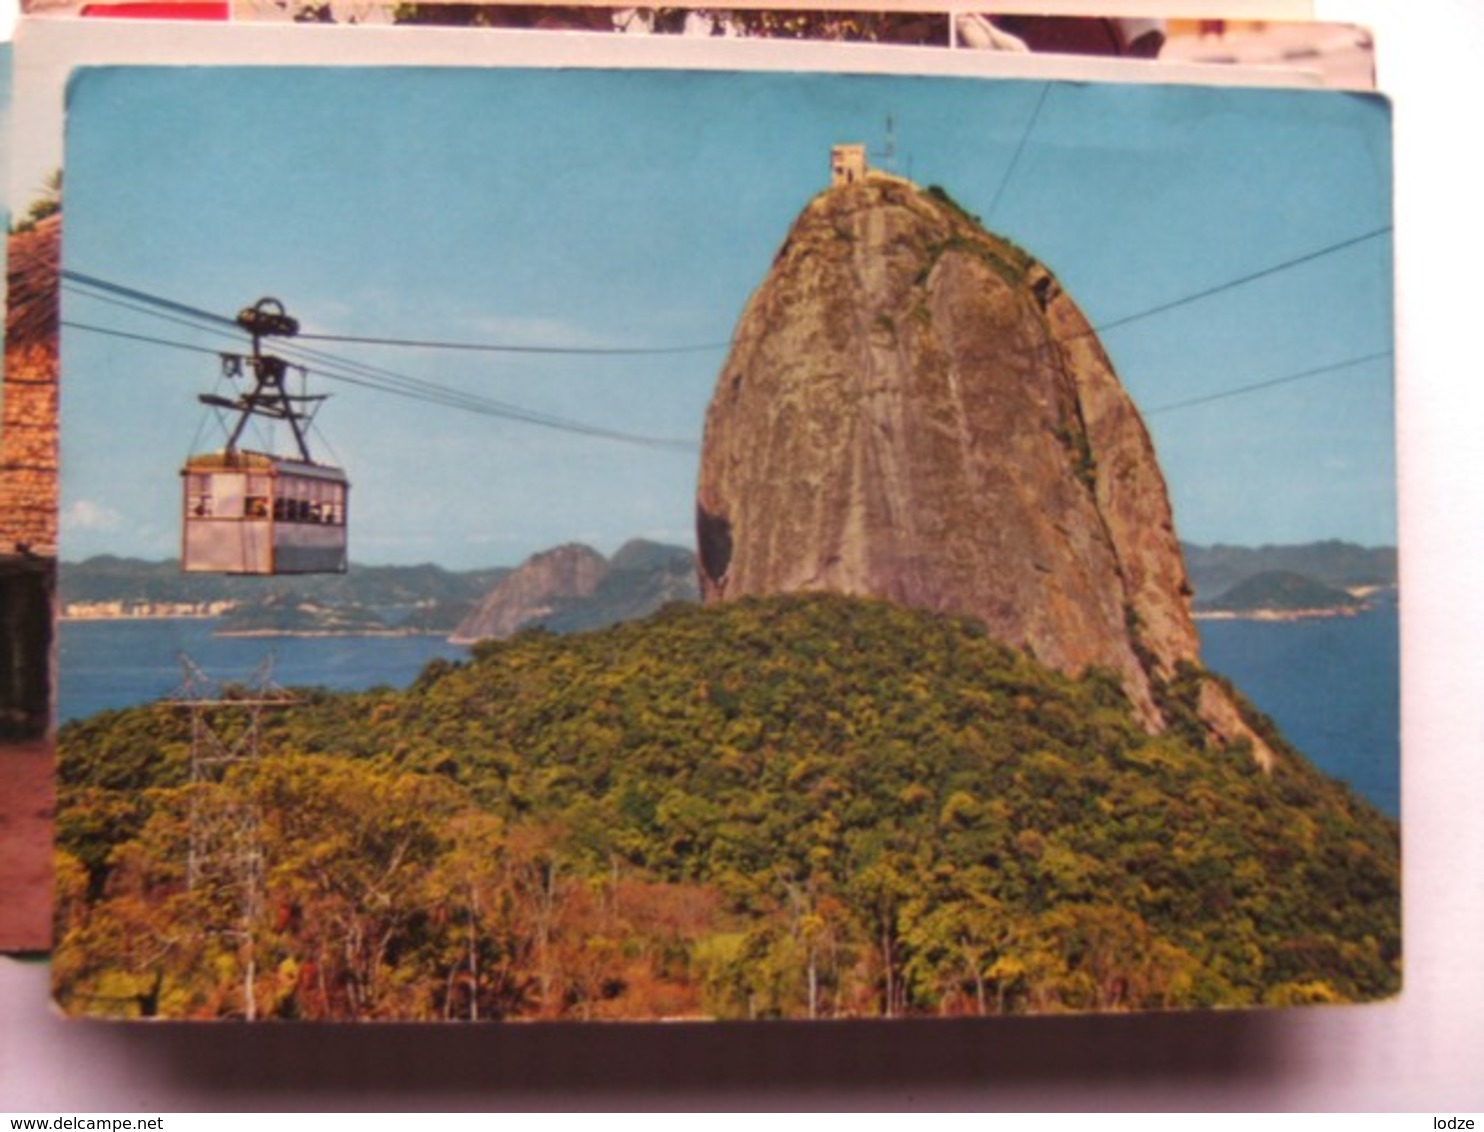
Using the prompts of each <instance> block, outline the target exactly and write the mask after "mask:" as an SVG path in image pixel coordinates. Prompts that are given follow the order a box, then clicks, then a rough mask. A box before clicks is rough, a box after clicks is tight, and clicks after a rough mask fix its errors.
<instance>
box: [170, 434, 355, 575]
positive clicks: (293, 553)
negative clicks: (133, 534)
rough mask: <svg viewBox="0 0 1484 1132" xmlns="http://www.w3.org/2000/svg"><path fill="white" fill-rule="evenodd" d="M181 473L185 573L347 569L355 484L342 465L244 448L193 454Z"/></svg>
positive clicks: (182, 550)
mask: <svg viewBox="0 0 1484 1132" xmlns="http://www.w3.org/2000/svg"><path fill="white" fill-rule="evenodd" d="M180 474H181V478H182V479H183V481H184V486H185V503H184V508H185V512H184V515H183V522H182V524H181V527H182V530H183V532H184V534H183V537H182V546H181V569H182V570H184V571H186V572H187V573H209V574H343V573H345V569H346V563H347V557H346V538H345V534H346V503H347V498H348V496H349V493H350V483H349V481H348V480H347V479H346V478H345V473H344V472H343V471H341V470H340V469H339V468H332V467H329V466H328V465H325V464H313V463H309V462H307V461H303V460H287V459H284V458H282V457H278V456H267V455H264V454H262V453H260V452H246V451H243V450H241V449H237V450H235V451H232V450H229V451H225V452H214V453H210V454H207V455H200V456H192V457H190V459H188V460H187V461H186V466H185V467H184V468H183V469H182V470H181V473H180Z"/></svg>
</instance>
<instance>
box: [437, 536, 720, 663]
mask: <svg viewBox="0 0 1484 1132" xmlns="http://www.w3.org/2000/svg"><path fill="white" fill-rule="evenodd" d="M699 597H700V590H699V587H698V585H697V582H696V559H695V555H694V554H692V553H691V552H690V551H689V550H686V549H685V548H684V547H679V546H666V545H664V544H662V543H656V542H649V541H647V540H645V539H633V540H631V541H629V542H627V543H625V544H624V545H623V546H621V547H620V548H619V549H618V551H617V552H616V553H615V554H614V555H613V558H612V559H605V558H604V557H603V556H602V555H601V554H599V553H598V552H597V551H596V550H593V549H592V548H591V547H588V546H583V545H581V544H579V543H572V544H569V545H567V546H559V547H556V548H555V549H553V550H548V551H543V552H542V553H540V554H533V555H532V556H531V557H530V558H528V559H526V560H525V561H524V562H523V563H521V564H520V565H519V566H518V567H516V568H515V569H514V570H513V571H511V572H510V573H509V574H508V575H506V576H505V577H504V578H502V579H501V580H500V581H499V583H497V584H496V585H495V587H494V588H493V589H492V590H490V592H489V593H488V594H486V595H485V597H484V599H483V600H482V601H481V602H480V603H479V605H478V607H477V608H476V609H474V610H473V611H472V612H471V613H470V614H469V616H468V617H466V618H464V620H463V621H461V622H460V623H459V625H458V628H457V629H456V630H455V631H454V634H453V639H454V640H456V641H462V642H471V641H478V640H487V639H495V640H501V639H504V638H506V637H510V636H513V635H514V634H515V633H517V632H519V631H520V630H522V629H529V628H536V627H540V628H544V629H549V630H551V631H552V632H554V633H573V632H580V631H584V630H588V629H601V628H603V627H605V626H608V625H615V624H617V623H618V622H620V621H630V620H633V619H634V618H638V617H645V616H648V615H649V614H651V613H653V612H654V611H655V610H656V609H658V608H660V606H662V605H665V604H666V603H667V602H671V601H696V600H698V598H699Z"/></svg>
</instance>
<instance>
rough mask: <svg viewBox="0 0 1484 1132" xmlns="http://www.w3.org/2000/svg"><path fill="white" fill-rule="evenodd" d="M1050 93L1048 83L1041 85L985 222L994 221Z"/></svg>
mask: <svg viewBox="0 0 1484 1132" xmlns="http://www.w3.org/2000/svg"><path fill="white" fill-rule="evenodd" d="M1050 91H1051V84H1050V83H1043V84H1041V97H1040V98H1038V99H1036V106H1035V109H1033V110H1032V111H1031V116H1030V117H1029V118H1028V119H1027V120H1026V123H1025V129H1024V130H1022V131H1021V134H1020V142H1019V144H1017V145H1016V147H1015V153H1014V155H1013V156H1012V157H1011V158H1010V164H1009V165H1008V166H1006V167H1005V175H1004V176H1003V177H1001V178H1000V184H999V187H998V188H997V189H995V193H994V196H993V197H992V198H990V202H989V210H988V211H987V212H985V214H984V216H985V219H986V220H993V219H994V212H995V209H996V208H997V207H999V203H1000V198H1001V197H1002V196H1004V195H1005V188H1006V186H1008V185H1009V184H1010V178H1011V177H1013V176H1014V175H1015V168H1016V166H1018V165H1019V164H1020V155H1021V154H1022V153H1023V152H1025V143H1026V142H1028V141H1029V140H1030V136H1031V131H1032V130H1034V129H1035V128H1036V122H1037V121H1038V120H1039V119H1040V117H1041V107H1043V106H1045V105H1046V96H1047V94H1049V93H1050Z"/></svg>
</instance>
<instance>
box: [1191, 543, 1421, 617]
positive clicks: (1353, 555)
mask: <svg viewBox="0 0 1484 1132" xmlns="http://www.w3.org/2000/svg"><path fill="white" fill-rule="evenodd" d="M1182 549H1183V550H1184V552H1185V568H1186V571H1187V572H1188V573H1189V575H1190V583H1191V585H1192V586H1194V587H1195V596H1196V602H1197V604H1202V603H1207V602H1210V601H1213V600H1215V599H1217V598H1220V597H1221V596H1222V595H1223V594H1226V593H1227V592H1228V591H1230V590H1231V589H1232V588H1233V587H1234V586H1236V585H1238V584H1240V583H1241V582H1244V581H1246V580H1247V579H1249V578H1252V577H1254V576H1256V575H1259V574H1264V573H1269V572H1272V571H1283V572H1287V573H1293V574H1301V575H1303V576H1304V577H1306V578H1309V579H1312V580H1313V581H1314V582H1318V583H1322V584H1324V585H1326V586H1332V587H1334V588H1335V589H1340V590H1344V589H1350V588H1352V587H1361V586H1394V585H1396V579H1397V573H1396V548H1395V547H1394V546H1358V545H1356V544H1355V543H1350V542H1340V541H1338V540H1335V539H1330V540H1327V541H1324V542H1310V543H1302V544H1297V545H1292V546H1259V547H1246V546H1224V545H1221V544H1217V545H1216V546H1195V545H1192V544H1190V543H1185V544H1183V547H1182Z"/></svg>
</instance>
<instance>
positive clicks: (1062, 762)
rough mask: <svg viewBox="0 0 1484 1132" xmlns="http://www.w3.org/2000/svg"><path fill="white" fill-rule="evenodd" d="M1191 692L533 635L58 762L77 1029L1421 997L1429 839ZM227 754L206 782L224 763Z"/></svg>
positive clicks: (943, 657)
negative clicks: (1226, 720)
mask: <svg viewBox="0 0 1484 1132" xmlns="http://www.w3.org/2000/svg"><path fill="white" fill-rule="evenodd" d="M1210 679H1216V677H1213V676H1211V675H1209V674H1207V673H1204V672H1201V671H1198V670H1196V669H1193V668H1186V669H1183V670H1182V671H1181V673H1180V674H1179V677H1178V679H1175V680H1173V681H1171V682H1170V683H1169V685H1168V686H1165V687H1163V688H1162V689H1161V697H1162V706H1163V708H1164V710H1165V713H1166V715H1167V717H1169V718H1171V719H1172V720H1173V721H1174V722H1173V725H1172V726H1171V727H1170V728H1169V730H1168V731H1167V732H1166V733H1165V734H1163V735H1158V736H1151V735H1149V734H1146V733H1145V732H1144V731H1143V730H1142V729H1141V728H1140V727H1139V726H1138V724H1137V723H1136V722H1135V721H1134V718H1133V716H1132V714H1131V712H1130V710H1129V707H1128V704H1127V703H1126V701H1125V700H1124V697H1123V694H1122V692H1121V690H1120V688H1119V684H1118V681H1117V680H1116V679H1115V678H1114V677H1112V676H1111V675H1109V674H1107V673H1102V672H1098V671H1091V672H1088V673H1086V674H1085V675H1084V676H1083V677H1081V678H1080V679H1072V678H1069V677H1065V676H1062V675H1059V674H1057V673H1054V672H1052V671H1050V670H1048V669H1047V668H1045V667H1044V666H1042V665H1040V664H1038V663H1037V662H1036V661H1035V659H1034V658H1033V657H1031V656H1029V655H1027V654H1026V653H1025V652H1023V651H1017V650H1013V649H1010V648H1008V647H1006V646H1004V645H1002V644H999V643H997V642H995V641H993V640H991V639H990V638H989V637H987V636H986V635H985V633H984V630H983V628H982V627H981V626H980V625H979V624H978V623H976V622H973V621H970V620H967V619H961V618H952V617H942V616H936V615H933V614H929V613H924V612H919V611H913V610H908V609H904V608H900V607H897V606H894V605H891V604H888V603H885V602H881V601H875V600H866V599H854V598H845V597H839V596H829V595H808V596H803V595H799V596H790V597H774V598H767V599H748V600H742V601H738V602H734V603H728V604H723V605H717V606H707V607H700V606H695V605H683V604H676V605H672V606H668V607H666V608H665V609H663V610H661V611H660V612H659V613H657V614H655V615H653V616H651V617H649V618H648V619H646V620H643V621H636V622H629V623H626V624H622V625H619V626H615V627H612V628H608V629H604V630H599V631H595V632H589V633H582V634H574V635H567V636H558V635H555V634H552V633H550V632H547V631H545V630H531V631H527V632H524V633H522V634H520V635H519V636H517V637H515V638H513V639H511V640H508V641H502V642H486V643H482V644H480V645H478V646H476V647H475V649H474V650H473V653H472V656H471V658H470V659H469V660H468V661H467V662H462V663H459V662H451V661H435V662H433V663H432V664H431V665H429V666H428V667H427V668H426V669H425V670H424V671H423V673H422V674H421V676H420V677H419V678H418V679H417V681H416V682H415V683H414V684H413V685H412V686H411V687H410V688H407V689H405V690H394V689H389V688H381V689H375V690H372V691H368V692H362V693H353V694H331V693H327V692H323V691H316V690H310V689H300V690H297V692H296V699H295V702H294V703H293V704H292V705H272V704H259V703H257V702H256V701H257V699H258V697H257V696H256V695H255V694H254V693H252V692H250V691H248V690H246V689H242V690H239V691H238V692H237V693H236V694H237V696H238V697H239V702H236V703H229V704H224V705H221V706H216V707H198V708H196V709H194V710H185V709H182V708H180V707H172V706H168V705H151V706H146V707H139V708H133V709H129V710H125V711H119V712H108V713H103V714H100V715H98V716H95V717H92V718H90V719H87V720H83V721H80V722H78V723H74V724H70V725H68V726H67V727H65V728H64V729H63V730H62V732H61V735H60V744H59V745H60V751H61V769H60V786H59V789H60V799H59V803H60V804H59V814H58V822H57V831H58V854H57V907H56V916H57V941H58V942H57V947H56V950H55V953H54V957H53V972H54V975H53V978H54V988H55V994H56V997H57V999H58V1001H59V1002H60V1004H61V1005H62V1007H63V1008H64V1009H65V1010H67V1011H68V1012H70V1013H79V1014H90V1015H105V1016H117V1017H140V1016H149V1017H172V1018H203V1019H204V1018H255V1019H266V1018H280V1019H394V1018H395V1019H426V1020H436V1019H460V1020H497V1019H506V1020H518V1019H569V1020H580V1019H641V1018H671V1019H692V1018H694V1019H701V1018H716V1019H745V1018H770V1017H790V1018H812V1017H818V1018H840V1017H879V1016H889V1017H893V1016H906V1015H943V1014H946V1015H977V1014H999V1013H1025V1012H1044V1011H1082V1010H1113V1011H1127V1010H1163V1009H1178V1008H1190V1007H1241V1006H1258V1005H1289V1004H1296V1003H1327V1002H1344V1001H1360V1000H1367V999H1375V998H1378V997H1383V996H1387V995H1390V994H1394V993H1396V991H1397V990H1398V989H1399V986H1400V898H1399V882H1400V868H1399V838H1398V829H1397V826H1396V824H1395V823H1394V822H1392V821H1390V820H1389V819H1387V818H1385V817H1384V816H1382V815H1381V814H1380V813H1378V812H1377V811H1376V810H1374V809H1373V808H1372V807H1371V806H1370V805H1368V804H1367V803H1365V802H1363V801H1362V800H1360V799H1359V798H1357V797H1356V796H1355V795H1354V794H1353V793H1352V792H1351V791H1350V790H1349V789H1348V788H1347V787H1345V786H1343V785H1341V784H1338V783H1336V782H1333V781H1331V780H1329V779H1327V778H1325V777H1324V776H1323V775H1321V774H1320V773H1319V772H1317V771H1316V770H1315V769H1313V768H1312V767H1311V766H1310V765H1309V764H1308V763H1307V762H1306V761H1305V760H1304V759H1303V758H1302V756H1300V755H1299V754H1298V753H1297V752H1295V751H1293V750H1292V749H1291V748H1290V747H1288V746H1287V744H1285V743H1284V742H1283V740H1282V738H1281V736H1279V735H1277V733H1276V731H1275V729H1274V728H1273V727H1272V725H1271V723H1270V722H1268V721H1266V720H1265V719H1263V718H1262V717H1261V716H1260V715H1258V713H1256V711H1255V710H1253V709H1250V708H1244V710H1246V711H1248V712H1249V713H1250V716H1249V721H1250V722H1251V723H1253V725H1254V726H1255V728H1256V729H1257V730H1258V732H1259V733H1260V734H1262V735H1263V736H1264V738H1265V739H1266V740H1268V741H1269V742H1270V743H1271V744H1272V745H1273V747H1274V749H1275V750H1276V751H1278V752H1279V754H1280V755H1281V758H1280V761H1279V763H1278V765H1277V767H1276V769H1274V770H1273V771H1272V772H1271V773H1265V772H1263V771H1262V770H1260V769H1259V768H1258V767H1257V766H1256V764H1255V762H1254V760H1253V758H1252V757H1251V753H1250V751H1249V750H1247V749H1246V748H1245V747H1243V746H1234V747H1229V748H1221V747H1218V746H1215V745H1214V744H1212V743H1211V742H1210V741H1209V740H1208V739H1207V738H1206V736H1205V735H1204V733H1203V731H1202V729H1201V726H1200V724H1199V721H1198V718H1197V716H1196V715H1195V712H1194V710H1193V708H1194V704H1195V700H1196V698H1197V697H1198V696H1199V694H1200V688H1201V686H1202V683H1203V682H1204V681H1206V680H1210ZM193 733H194V735H195V750H196V756H197V757H196V758H195V759H194V761H193V758H192V750H193Z"/></svg>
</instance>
